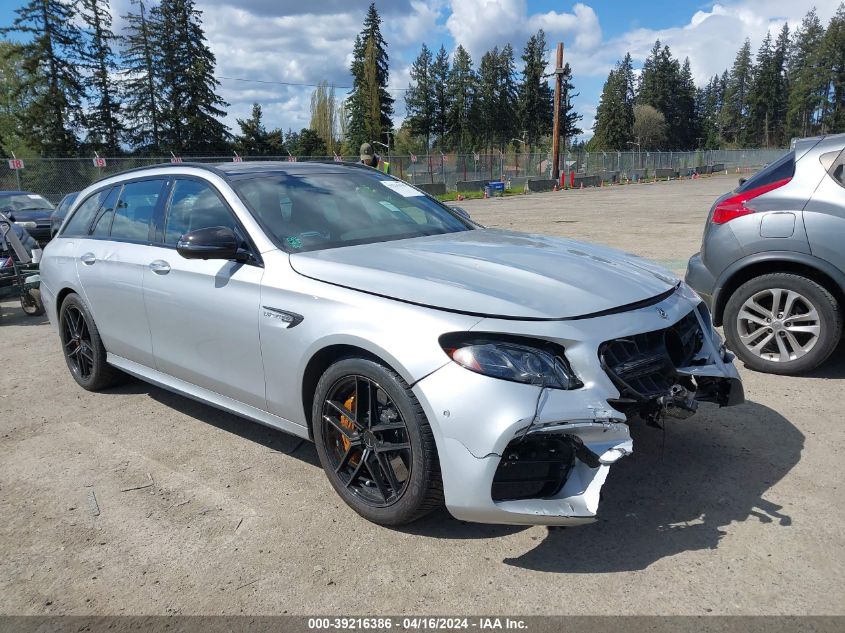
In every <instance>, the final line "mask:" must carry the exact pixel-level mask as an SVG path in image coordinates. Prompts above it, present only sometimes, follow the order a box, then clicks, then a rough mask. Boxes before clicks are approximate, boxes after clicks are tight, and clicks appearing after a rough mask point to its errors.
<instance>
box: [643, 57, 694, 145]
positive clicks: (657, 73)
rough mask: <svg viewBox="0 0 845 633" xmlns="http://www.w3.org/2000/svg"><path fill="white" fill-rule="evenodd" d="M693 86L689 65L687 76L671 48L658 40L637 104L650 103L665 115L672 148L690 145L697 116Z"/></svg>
mask: <svg viewBox="0 0 845 633" xmlns="http://www.w3.org/2000/svg"><path fill="white" fill-rule="evenodd" d="M685 82H686V84H688V85H685ZM693 89H694V87H693V86H692V74H691V72H689V66H688V65H687V77H684V76H683V75H682V73H681V67H680V64H679V63H678V60H677V59H674V58H673V57H672V53H671V51H670V50H669V47H668V46H663V47H662V48H661V45H660V40H657V41H656V42H655V43H654V46H653V47H652V49H651V53H650V54H649V56H648V57H647V58H646V60H645V63H644V64H643V71H642V74H641V75H640V85H639V90H638V92H637V104H639V105H650V106H652V107H654V108H655V109H656V110H657V111H658V112H660V113H661V114H662V115H663V117H664V118H665V121H666V136H665V139H666V140H665V143H666V144H668V145H669V146H670V147H681V146H686V144H687V143H688V142H689V141H688V138H687V137H688V134H689V125H690V118H689V117H691V116H692V115H693V104H694V95H693ZM693 131H694V130H693Z"/></svg>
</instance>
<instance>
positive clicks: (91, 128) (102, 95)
mask: <svg viewBox="0 0 845 633" xmlns="http://www.w3.org/2000/svg"><path fill="white" fill-rule="evenodd" d="M80 5H81V16H82V21H83V22H84V23H85V25H86V26H87V27H88V36H89V38H88V45H87V46H86V48H85V49H84V51H83V57H82V60H83V65H84V66H85V67H86V69H87V70H88V73H89V74H88V76H87V77H86V78H85V82H84V85H85V87H86V88H87V90H88V98H89V99H91V100H93V104H92V106H93V107H92V108H91V110H90V111H89V112H88V115H87V117H86V119H87V120H86V124H87V128H88V142H89V143H90V144H91V145H92V147H94V149H96V150H99V151H104V152H106V153H108V154H109V155H111V156H115V155H116V154H118V153H119V152H120V140H121V135H122V131H123V126H122V125H121V123H120V119H119V117H120V105H119V103H118V100H117V95H116V92H117V90H116V86H115V83H114V81H113V80H112V75H114V74H115V72H116V71H117V63H116V62H115V54H114V51H113V49H112V46H113V42H114V41H115V39H116V38H115V36H114V33H112V31H111V23H112V19H111V12H110V10H109V2H108V0H81V2H80Z"/></svg>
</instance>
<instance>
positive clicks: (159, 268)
mask: <svg viewBox="0 0 845 633" xmlns="http://www.w3.org/2000/svg"><path fill="white" fill-rule="evenodd" d="M150 270H151V271H153V272H154V273H155V274H156V275H166V274H167V273H169V272H170V264H168V263H167V262H166V261H164V260H163V259H157V260H155V261H154V262H150Z"/></svg>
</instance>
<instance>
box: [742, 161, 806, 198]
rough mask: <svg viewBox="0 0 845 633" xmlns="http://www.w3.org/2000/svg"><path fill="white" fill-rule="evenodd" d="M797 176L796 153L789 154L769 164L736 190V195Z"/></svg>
mask: <svg viewBox="0 0 845 633" xmlns="http://www.w3.org/2000/svg"><path fill="white" fill-rule="evenodd" d="M794 175H795V152H787V153H786V154H784V155H783V156H781V157H780V158H778V159H777V160H776V161H775V162H773V163H769V164H768V165H766V166H765V167H763V169H761V170H760V171H758V172H757V173H756V174H754V175H753V176H751V178H749V179H748V180H746V181H745V182H744V183H742V184H741V185H740V186H739V187H737V188H736V193H742V192H743V191H748V190H749V189H756V188H757V187H762V186H764V185H770V184H772V183H773V182H777V181H778V180H785V179H787V178H792V177H793V176H794Z"/></svg>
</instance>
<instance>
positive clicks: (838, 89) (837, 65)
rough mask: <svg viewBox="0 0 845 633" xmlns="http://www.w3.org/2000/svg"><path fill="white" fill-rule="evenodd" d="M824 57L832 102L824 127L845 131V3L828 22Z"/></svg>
mask: <svg viewBox="0 0 845 633" xmlns="http://www.w3.org/2000/svg"><path fill="white" fill-rule="evenodd" d="M823 58H824V59H825V60H827V64H828V69H829V74H828V85H827V89H826V93H827V96H828V101H829V103H830V106H829V107H828V109H827V113H826V118H825V120H824V121H823V123H824V127H825V130H826V131H827V132H831V133H838V132H845V3H840V5H839V8H838V9H837V11H836V14H835V15H834V16H833V17H832V18H831V20H830V24H828V27H827V32H826V33H825V37H824V54H823Z"/></svg>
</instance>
